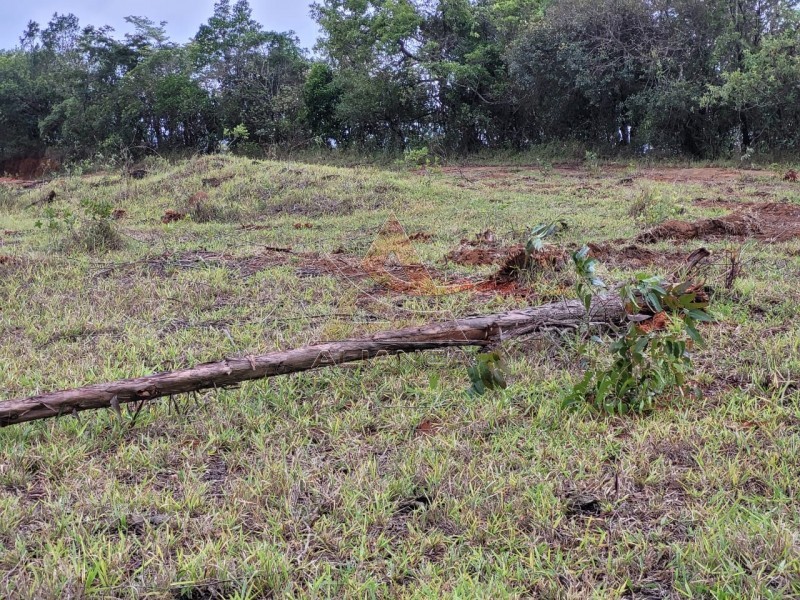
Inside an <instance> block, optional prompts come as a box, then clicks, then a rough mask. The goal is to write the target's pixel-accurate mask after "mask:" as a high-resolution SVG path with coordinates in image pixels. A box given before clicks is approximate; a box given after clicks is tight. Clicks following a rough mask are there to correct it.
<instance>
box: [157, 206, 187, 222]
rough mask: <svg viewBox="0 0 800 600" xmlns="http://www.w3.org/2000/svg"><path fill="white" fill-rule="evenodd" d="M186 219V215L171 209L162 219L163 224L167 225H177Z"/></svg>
mask: <svg viewBox="0 0 800 600" xmlns="http://www.w3.org/2000/svg"><path fill="white" fill-rule="evenodd" d="M185 218H186V213H182V212H178V211H177V210H172V209H169V210H167V211H166V212H165V213H164V215H163V216H162V217H161V222H162V223H164V224H165V225H166V224H168V223H175V222H177V221H181V220H183V219H185Z"/></svg>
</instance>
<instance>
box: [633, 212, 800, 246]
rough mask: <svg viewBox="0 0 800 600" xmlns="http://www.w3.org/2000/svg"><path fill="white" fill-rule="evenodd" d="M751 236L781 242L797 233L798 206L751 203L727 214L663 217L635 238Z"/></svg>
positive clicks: (645, 240)
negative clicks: (691, 218)
mask: <svg viewBox="0 0 800 600" xmlns="http://www.w3.org/2000/svg"><path fill="white" fill-rule="evenodd" d="M719 237H753V238H756V239H758V240H761V241H765V242H780V241H786V240H790V239H793V238H796V237H800V206H797V205H793V204H781V203H765V204H758V203H752V204H747V205H745V207H744V208H742V209H740V210H737V211H735V212H733V213H731V214H729V215H726V216H724V217H720V218H716V219H701V220H699V221H694V222H689V221H676V220H671V221H666V222H664V223H662V224H661V225H658V226H657V227H654V228H652V229H650V230H648V231H645V232H644V233H642V234H641V235H639V236H638V237H637V238H636V241H637V242H641V243H653V242H657V241H659V240H666V239H676V240H692V239H708V238H719Z"/></svg>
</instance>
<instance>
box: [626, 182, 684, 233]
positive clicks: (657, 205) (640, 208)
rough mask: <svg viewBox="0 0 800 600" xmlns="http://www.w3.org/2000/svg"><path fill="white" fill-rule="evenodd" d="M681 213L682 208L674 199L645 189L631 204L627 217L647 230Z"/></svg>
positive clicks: (647, 188)
mask: <svg viewBox="0 0 800 600" xmlns="http://www.w3.org/2000/svg"><path fill="white" fill-rule="evenodd" d="M683 212H684V209H683V207H682V206H680V205H678V204H676V202H675V200H674V198H672V197H670V196H668V195H666V194H663V193H657V192H656V191H655V190H654V189H653V188H651V187H646V188H644V189H643V190H642V192H641V194H639V197H638V198H636V199H635V200H634V201H633V202H632V203H631V206H630V209H629V210H628V215H629V216H630V217H631V218H633V220H634V221H635V222H636V223H637V224H638V225H639V226H640V227H645V228H649V227H653V226H655V225H659V224H660V223H663V222H664V221H667V220H668V219H673V218H675V217H677V216H679V215H681V214H683Z"/></svg>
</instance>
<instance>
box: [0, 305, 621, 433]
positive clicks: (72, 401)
mask: <svg viewBox="0 0 800 600" xmlns="http://www.w3.org/2000/svg"><path fill="white" fill-rule="evenodd" d="M625 318H626V315H625V309H624V306H623V303H622V300H621V298H620V297H619V296H618V295H616V294H608V295H605V296H598V297H596V298H595V299H594V302H593V303H592V307H591V309H590V315H589V321H590V322H591V323H597V324H605V325H613V324H621V323H622V322H624V320H625ZM585 319H586V311H585V309H584V307H583V305H582V304H581V303H580V301H577V300H572V301H565V302H557V303H553V304H546V305H542V306H537V307H531V308H527V309H523V310H514V311H510V312H506V313H500V314H492V315H483V316H475V317H469V318H465V319H458V320H453V321H449V322H444V323H437V324H431V325H426V326H423V327H409V328H406V329H399V330H395V331H386V332H381V333H377V334H375V335H372V336H369V337H365V338H358V339H351V340H342V341H337V342H327V343H322V344H316V345H313V346H306V347H303V348H297V349H294V350H286V351H279V352H271V353H269V354H264V355H262V356H249V357H244V358H229V359H226V360H222V361H219V362H211V363H206V364H201V365H198V366H196V367H192V368H188V369H182V370H179V371H171V372H166V373H159V374H155V375H148V376H146V377H137V378H135V379H124V380H119V381H114V382H111V383H97V384H93V385H88V386H86V387H81V388H76V389H72V390H64V391H59V392H51V393H47V394H42V395H39V396H32V397H30V398H20V399H16V400H6V401H5V402H0V427H5V426H8V425H14V424H16V423H23V422H26V421H35V420H39V419H47V418H50V417H57V416H60V415H70V414H75V413H77V412H79V411H84V410H92V409H98V408H109V407H112V408H114V409H115V410H118V409H119V406H120V404H125V403H128V402H142V401H146V400H151V399H153V398H160V397H164V396H172V395H175V394H185V393H188V392H196V391H200V390H205V389H212V388H217V389H219V388H226V387H231V386H235V385H236V384H239V383H241V382H243V381H249V380H254V379H263V378H266V377H274V376H276V375H286V374H289V373H299V372H301V371H308V370H311V369H319V368H321V367H329V366H335V365H339V364H343V363H348V362H353V361H361V360H368V359H371V358H375V357H378V356H390V355H395V354H402V353H410V352H420V351H423V350H433V349H437V348H452V347H458V346H491V345H493V344H497V343H499V342H501V341H503V340H505V339H509V338H513V337H519V336H521V335H526V334H530V333H534V332H537V331H544V330H565V329H573V328H575V327H577V326H578V325H580V324H581V323H582V322H584V320H585Z"/></svg>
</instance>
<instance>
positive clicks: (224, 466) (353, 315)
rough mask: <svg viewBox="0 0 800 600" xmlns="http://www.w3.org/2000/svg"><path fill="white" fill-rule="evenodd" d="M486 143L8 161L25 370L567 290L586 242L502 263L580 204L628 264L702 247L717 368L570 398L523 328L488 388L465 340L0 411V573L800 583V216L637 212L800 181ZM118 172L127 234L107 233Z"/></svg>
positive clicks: (26, 383)
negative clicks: (104, 165) (560, 255)
mask: <svg viewBox="0 0 800 600" xmlns="http://www.w3.org/2000/svg"><path fill="white" fill-rule="evenodd" d="M492 169H495V170H494V171H493V172H492V173H493V174H492V175H491V176H488V175H486V174H485V173H484V171H481V170H476V169H475V168H469V167H447V168H445V169H432V170H431V169H429V170H427V171H425V172H414V173H400V172H389V171H379V170H374V169H358V168H357V169H339V168H331V167H324V166H309V165H303V164H296V163H275V162H257V161H251V160H249V159H243V158H233V157H225V156H221V157H202V158H198V159H194V160H191V161H187V162H181V163H178V164H174V165H170V164H167V163H162V162H151V163H148V164H145V165H143V167H142V171H141V173H138V174H137V176H136V178H134V177H129V176H124V175H123V174H122V173H118V172H111V171H109V172H104V173H97V174H92V175H86V176H83V177H71V178H60V179H54V180H52V181H47V182H44V183H42V184H41V185H37V186H30V185H27V184H25V185H23V184H22V182H16V181H10V182H5V183H2V182H0V307H2V308H1V309H0V390H2V392H1V393H0V400H5V399H8V398H14V397H21V396H26V395H29V394H33V393H36V392H39V391H46V390H54V389H61V388H67V387H72V386H76V385H81V384H84V383H90V382H95V381H104V380H111V379H116V378H121V377H130V376H138V375H145V374H149V373H154V372H158V371H163V370H168V369H172V368H177V367H180V366H184V365H190V364H196V363H199V362H203V361H207V360H213V359H217V358H220V357H223V356H232V355H237V356H247V355H250V354H256V353H262V352H267V351H269V350H272V349H277V348H290V347H294V346H300V345H304V344H307V343H311V342H316V341H320V340H323V339H336V338H343V337H349V336H354V335H359V334H362V333H366V332H369V331H375V330H378V329H382V328H385V329H388V328H391V327H397V326H402V325H407V324H413V323H422V322H427V321H432V320H437V319H439V320H441V319H447V318H452V317H453V316H464V315H469V314H475V313H483V312H493V311H498V310H503V309H505V308H512V307H517V306H524V305H527V304H530V303H540V302H547V301H552V300H557V299H559V298H564V297H571V296H572V295H573V292H572V284H573V281H572V275H571V273H570V269H569V261H566V263H565V262H564V261H563V260H552V261H543V264H541V265H538V266H537V268H536V269H535V270H534V273H533V275H531V276H529V277H524V278H522V279H521V280H519V281H512V282H506V283H504V284H503V285H499V283H498V280H497V279H496V278H494V275H495V274H496V272H497V271H498V269H500V268H501V267H502V266H503V263H504V261H505V260H506V259H507V258H508V256H509V252H511V253H512V254H513V250H515V249H518V248H519V246H518V244H521V243H523V242H524V236H525V231H526V229H527V228H529V227H531V226H534V225H536V224H539V223H545V222H549V221H553V220H557V219H560V220H563V221H566V222H567V224H568V229H567V230H566V231H565V232H564V233H563V234H562V235H561V236H560V238H559V239H558V240H557V243H558V244H559V245H560V246H561V247H563V248H565V249H567V250H570V249H574V248H578V247H579V246H580V245H582V244H584V243H592V251H593V253H595V255H596V256H597V257H598V258H599V259H600V260H601V261H602V267H601V269H602V276H603V277H604V278H605V279H607V280H608V281H622V280H624V279H625V278H626V277H629V276H630V275H632V274H633V273H636V272H638V271H642V270H644V271H647V272H652V273H660V274H666V273H670V272H673V271H674V270H675V269H676V268H677V267H678V266H679V265H680V264H681V261H682V260H683V259H684V258H685V257H686V256H687V255H688V254H689V253H690V252H691V251H692V250H695V249H697V248H698V247H699V246H700V245H704V246H706V247H707V248H709V249H710V250H712V251H713V252H714V255H713V256H714V258H713V259H712V261H711V264H710V266H709V267H708V268H707V270H706V276H707V278H708V284H709V286H711V287H712V288H713V290H714V292H715V295H714V302H713V309H714V312H715V314H716V315H717V317H718V319H719V320H718V322H717V323H714V324H712V325H709V326H707V327H706V328H705V329H704V333H705V335H706V337H707V340H708V345H707V347H706V348H703V349H701V350H699V351H698V352H697V355H696V359H695V360H696V363H697V367H698V368H697V373H696V374H695V384H696V386H697V387H698V389H699V391H701V392H702V394H700V395H699V396H687V397H676V398H671V399H667V400H665V402H664V403H663V406H662V407H661V408H660V409H659V410H658V411H656V412H655V413H654V414H651V415H649V416H646V417H631V418H606V417H599V416H597V415H593V414H591V413H590V412H588V411H587V412H580V411H579V412H577V413H575V412H565V411H564V410H562V409H561V398H562V396H563V393H564V390H565V389H567V388H568V386H569V384H570V382H571V381H573V380H574V378H575V377H577V376H578V374H579V373H580V372H581V369H582V364H581V360H580V357H579V356H578V354H577V352H576V348H575V340H574V339H554V338H551V337H548V336H541V337H537V338H532V339H526V340H522V341H517V342H514V343H512V344H509V345H508V346H506V347H504V348H503V349H502V352H503V354H504V356H505V359H506V361H507V363H508V372H509V380H510V385H509V387H508V389H507V390H504V391H502V392H492V393H490V394H487V395H486V396H483V397H473V396H469V395H467V394H466V393H465V390H466V388H467V387H468V385H469V381H468V378H467V375H466V367H467V366H468V365H469V364H471V360H472V353H471V352H462V351H455V350H454V351H449V352H442V353H432V354H425V355H418V356H403V357H399V358H393V359H384V360H377V361H374V362H372V363H368V364H361V365H356V366H350V367H347V368H342V369H336V370H327V371H321V372H317V373H313V374H304V375H298V376H290V377H285V378H276V379H273V380H270V381H268V382H254V383H249V384H245V385H243V386H242V387H241V388H239V389H235V390H224V391H223V390H221V391H219V392H216V393H208V394H204V395H201V396H197V397H190V398H174V399H172V400H165V401H163V402H156V403H152V404H150V405H147V406H145V407H144V409H143V410H142V412H141V414H139V416H138V418H137V419H136V421H135V423H131V415H130V414H128V412H127V411H125V410H123V414H122V418H120V417H119V416H117V415H116V414H115V413H114V412H113V411H104V412H98V413H90V412H87V413H82V414H81V415H80V417H79V418H75V417H72V416H65V417H62V418H59V419H56V420H51V421H43V422H39V423H32V424H26V425H19V426H14V427H9V428H5V429H0V596H2V597H9V598H11V597H13V598H60V597H104V598H109V597H110V598H142V597H149V598H215V597H219V598H234V597H236V598H262V597H323V596H324V597H337V598H338V597H348V598H364V597H396V598H411V597H414V598H438V597H443V596H450V597H462V598H471V597H487V598H489V597H491V598H495V597H541V598H581V599H583V598H640V599H644V598H675V597H717V598H743V597H746V598H778V597H797V596H798V595H800V584H799V583H798V582H800V543H798V540H800V512H798V510H797V493H798V491H797V485H798V484H797V475H798V472H800V471H799V469H800V458H799V457H800V453H798V447H800V429H799V427H800V413H799V412H798V400H799V398H798V380H799V379H800V345H798V342H797V340H798V339H800V338H798V333H800V331H798V323H797V318H796V312H797V306H798V302H800V291H798V288H797V285H796V281H797V276H798V274H800V242H798V240H796V239H794V238H792V237H791V236H790V237H787V238H785V239H784V238H781V239H778V240H763V239H758V235H750V234H749V233H748V232H743V233H742V235H737V236H735V237H726V236H724V235H722V236H712V237H711V238H709V239H708V240H703V241H699V240H685V239H684V240H674V239H669V240H661V239H659V240H655V243H652V244H648V245H647V246H643V242H639V243H635V242H634V241H633V240H635V238H636V237H637V236H639V235H640V234H641V233H642V232H643V231H646V230H649V229H651V228H653V227H656V226H659V225H661V224H663V223H664V222H666V221H669V220H680V221H685V222H697V221H699V220H702V219H718V218H724V217H725V216H726V215H729V214H731V213H735V212H736V211H737V210H739V208H741V206H744V205H745V204H747V203H756V202H758V203H773V204H776V203H777V204H780V205H786V206H792V207H796V206H800V187H798V185H797V184H796V183H793V182H790V181H783V180H782V179H781V177H780V174H777V173H770V172H767V171H760V172H756V173H751V172H737V171H733V170H726V171H724V172H719V173H716V172H715V173H714V174H713V175H711V174H709V172H708V171H707V170H703V169H691V170H683V171H678V170H673V169H670V170H667V169H665V170H662V171H659V170H658V169H657V168H654V167H647V168H642V169H639V168H638V167H636V166H635V165H633V166H619V167H603V166H600V167H596V168H588V169H587V168H582V167H581V168H570V169H560V168H545V169H542V168H534V167H527V166H524V165H514V166H511V167H492ZM697 171H701V173H700V174H698V173H697ZM103 202H108V203H109V206H108V208H110V209H113V210H114V213H113V214H114V218H113V219H111V220H110V223H111V224H112V228H113V230H114V231H116V232H117V233H118V234H119V235H118V238H119V239H116V238H115V240H116V241H115V244H114V246H115V247H117V248H118V249H114V250H110V251H106V252H97V251H94V252H93V251H90V250H87V245H86V243H85V242H86V241H87V239H88V240H90V241H91V240H94V241H95V242H96V241H97V240H100V241H102V240H104V239H106V238H105V237H103V236H104V235H106V234H105V233H103V231H102V230H98V229H96V228H95V229H92V228H91V227H92V226H93V221H97V220H104V219H102V218H100V217H98V214H99V213H102V211H103V209H100V208H97V207H98V206H99V205H101V204H102V203H103ZM92 207H94V208H92ZM169 211H171V212H169ZM788 212H792V211H788ZM70 214H74V215H77V222H76V223H75V224H74V225H73V226H72V227H73V229H74V231H71V230H70V223H71V221H72V219H71V217H70ZM792 214H794V213H792ZM37 222H40V223H41V225H42V226H41V227H37V226H36V225H37ZM51 225H52V228H51V227H50V226H51ZM98 232H99V233H98ZM751 233H752V232H751ZM92 236H94V237H92ZM98 236H99V237H98ZM459 249H462V250H470V249H481V251H482V252H483V251H484V250H485V251H486V252H485V253H484V254H485V256H484V254H481V256H483V257H484V259H483V260H480V261H477V260H476V261H473V262H470V261H468V260H453V257H456V258H457V257H458V256H459V255H457V254H453V253H454V252H456V251H458V250H459ZM448 256H450V259H448ZM476 256H477V254H476ZM487 257H488V258H487ZM730 257H736V259H737V260H738V261H739V263H740V265H741V273H740V275H739V277H738V278H737V279H736V280H735V282H734V283H733V286H732V288H731V289H726V288H725V280H726V276H727V274H728V270H729V264H728V263H729V260H730ZM475 263H486V264H475ZM545 263H546V264H545Z"/></svg>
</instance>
